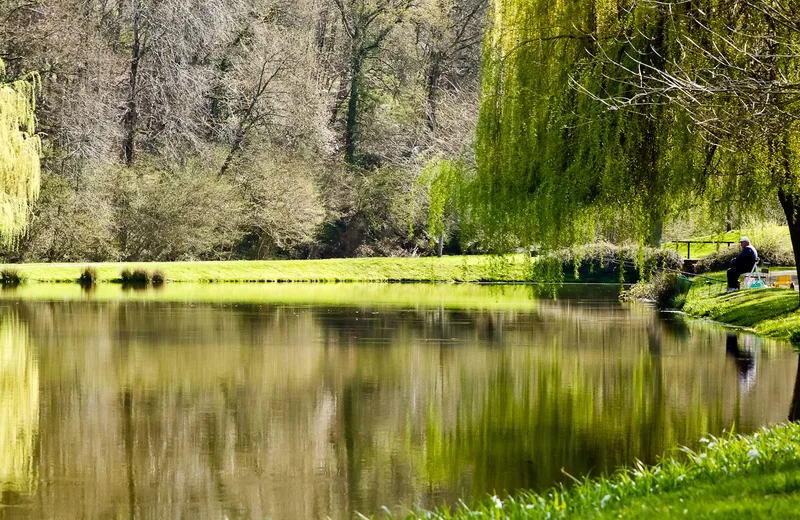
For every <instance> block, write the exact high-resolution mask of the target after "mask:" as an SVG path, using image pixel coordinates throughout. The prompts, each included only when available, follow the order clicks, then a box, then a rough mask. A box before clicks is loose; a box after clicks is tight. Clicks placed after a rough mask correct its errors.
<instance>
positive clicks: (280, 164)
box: [235, 148, 326, 259]
mask: <svg viewBox="0 0 800 520" xmlns="http://www.w3.org/2000/svg"><path fill="white" fill-rule="evenodd" d="M322 167H323V166H322V165H320V164H318V162H317V161H316V160H313V159H307V158H304V157H302V156H299V155H289V154H282V155H281V154H278V155H277V156H276V154H275V153H274V150H271V149H269V148H267V149H263V150H261V151H260V152H259V153H256V154H254V155H252V156H250V157H248V158H247V160H246V161H245V160H243V161H239V162H238V163H237V164H236V166H235V178H236V180H237V184H239V185H241V186H242V187H243V190H244V192H245V193H246V194H247V198H248V200H247V212H246V218H245V220H244V222H243V225H244V226H245V227H246V228H247V230H248V231H249V233H250V237H251V240H250V241H249V244H248V246H249V247H247V248H246V249H247V251H246V254H247V256H249V257H251V258H256V259H264V258H271V257H274V256H276V255H286V256H289V257H295V256H299V253H300V251H301V250H302V248H304V247H306V246H308V245H310V244H311V243H312V242H313V241H314V239H315V238H316V235H317V232H318V231H319V229H320V227H321V225H322V223H323V221H324V219H325V214H326V211H325V207H324V205H323V198H322V194H321V193H320V189H319V187H318V186H317V182H316V178H315V173H314V172H316V171H318V170H320V169H321V168H322Z"/></svg>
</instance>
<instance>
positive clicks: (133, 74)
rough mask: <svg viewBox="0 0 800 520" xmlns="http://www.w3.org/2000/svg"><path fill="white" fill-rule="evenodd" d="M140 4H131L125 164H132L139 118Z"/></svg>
mask: <svg viewBox="0 0 800 520" xmlns="http://www.w3.org/2000/svg"><path fill="white" fill-rule="evenodd" d="M140 24H141V5H140V4H139V2H134V6H133V43H131V68H130V72H129V76H128V82H129V84H128V99H127V102H126V103H125V114H124V115H123V117H122V124H123V141H122V157H123V159H124V160H125V164H126V165H128V166H130V165H131V164H133V158H134V154H135V148H136V123H137V121H138V119H139V115H138V113H137V106H136V90H137V82H138V78H139V60H140V59H141V57H142V42H141V27H140Z"/></svg>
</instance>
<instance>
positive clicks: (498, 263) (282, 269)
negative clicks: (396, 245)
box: [0, 255, 530, 282]
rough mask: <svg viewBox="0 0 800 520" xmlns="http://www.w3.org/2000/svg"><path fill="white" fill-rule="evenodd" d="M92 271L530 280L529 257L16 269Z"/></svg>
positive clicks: (65, 273)
mask: <svg viewBox="0 0 800 520" xmlns="http://www.w3.org/2000/svg"><path fill="white" fill-rule="evenodd" d="M86 267H92V268H93V269H95V271H96V273H97V278H96V281H97V282H109V281H116V280H118V279H119V278H120V273H121V272H122V271H123V270H124V269H129V270H130V271H134V270H136V269H144V270H146V271H148V272H151V273H152V272H155V271H161V272H163V273H164V275H165V277H166V279H167V280H168V281H171V282H387V281H414V282H430V281H437V282H451V281H463V282H479V281H485V282H509V281H523V280H526V279H528V278H529V277H530V258H529V257H526V256H524V255H512V256H505V257H497V256H447V257H443V258H435V257H427V258H347V259H332V260H274V261H222V262H149V263H148V262H136V263H95V264H18V265H17V264H14V265H0V270H2V269H14V270H16V271H17V272H18V273H19V274H20V276H22V277H24V278H25V279H26V280H29V281H31V282H75V281H77V280H78V278H79V277H80V275H81V273H82V272H83V271H84V269H85V268H86Z"/></svg>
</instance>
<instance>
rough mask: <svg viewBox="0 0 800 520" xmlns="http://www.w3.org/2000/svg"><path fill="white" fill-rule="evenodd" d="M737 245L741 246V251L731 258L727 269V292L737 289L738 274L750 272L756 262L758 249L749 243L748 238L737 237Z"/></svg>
mask: <svg viewBox="0 0 800 520" xmlns="http://www.w3.org/2000/svg"><path fill="white" fill-rule="evenodd" d="M739 245H740V246H742V252H741V253H739V255H738V256H737V257H736V258H734V259H733V260H731V267H730V269H728V292H732V291H735V290H736V289H738V288H739V276H740V275H743V274H745V273H749V272H751V271H752V270H753V266H754V265H756V264H757V263H758V251H756V248H755V247H753V246H751V245H750V239H749V238H747V237H742V238H741V239H739Z"/></svg>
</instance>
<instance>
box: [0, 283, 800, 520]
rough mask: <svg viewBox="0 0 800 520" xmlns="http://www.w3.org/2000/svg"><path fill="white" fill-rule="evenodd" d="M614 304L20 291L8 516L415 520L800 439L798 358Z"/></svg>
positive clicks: (586, 290) (434, 291) (2, 301)
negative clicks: (436, 511)
mask: <svg viewBox="0 0 800 520" xmlns="http://www.w3.org/2000/svg"><path fill="white" fill-rule="evenodd" d="M617 292H618V288H617V287H613V286H612V287H603V286H582V287H571V288H568V289H565V290H563V291H562V293H561V295H560V297H559V298H558V299H557V300H556V301H553V300H548V299H536V298H533V297H532V295H531V291H530V288H525V287H476V286H401V285H394V286H377V287H376V286H367V285H347V286H332V285H324V286H303V285H295V286H273V285H259V286H219V285H216V286H205V287H195V286H188V285H183V286H181V285H173V286H170V287H167V288H166V289H164V290H162V291H161V292H157V293H155V292H144V293H143V292H127V293H123V292H122V291H121V289H119V288H118V287H106V288H103V289H99V290H98V292H96V293H92V294H89V295H82V294H81V293H80V292H79V290H78V289H77V288H75V287H71V286H67V287H61V288H55V289H53V288H50V289H46V288H45V287H38V288H37V287H32V288H21V289H18V290H16V291H13V292H4V293H3V294H2V296H0V392H2V393H1V394H0V492H1V494H0V504H1V505H0V517H2V518H109V517H114V518H123V517H124V518H214V519H222V518H228V519H231V520H232V519H236V518H254V519H264V518H272V519H293V518H325V517H331V518H336V519H338V518H352V517H353V514H354V511H361V512H365V513H367V514H370V513H376V512H379V511H380V508H381V506H384V505H385V506H387V507H388V508H390V509H391V510H392V511H395V512H401V511H405V510H407V509H406V508H407V507H426V508H431V507H436V506H438V505H441V504H443V503H451V504H452V503H454V502H455V501H456V500H457V499H458V498H464V499H465V500H467V501H469V500H470V498H472V497H485V496H486V494H487V493H492V492H497V493H504V492H513V491H514V490H516V489H520V488H533V489H536V490H543V489H546V488H547V487H549V486H552V485H553V484H555V483H557V482H561V481H563V480H564V479H565V477H564V475H563V474H562V471H561V469H562V468H564V471H566V472H567V473H569V474H571V475H575V476H582V475H586V474H592V475H597V474H599V473H601V472H604V471H610V470H613V469H614V468H615V467H617V466H619V465H622V464H626V463H631V462H632V461H634V460H635V459H641V460H643V461H645V462H654V461H656V460H657V458H658V457H659V456H661V455H663V454H665V453H669V452H670V450H672V449H674V447H675V446H677V445H680V444H688V445H694V444H695V443H696V441H697V439H699V438H700V437H701V436H702V435H704V434H707V433H712V434H719V433H721V432H723V430H725V429H730V428H731V427H732V426H733V425H735V427H736V430H737V431H740V432H748V431H753V430H754V429H757V428H759V427H760V426H762V425H768V424H771V423H775V422H780V421H785V420H786V418H787V414H788V411H789V406H790V402H791V399H792V394H793V392H794V389H795V381H796V378H797V373H798V366H797V364H798V363H797V355H796V354H795V353H793V351H792V350H791V349H789V348H788V347H787V346H785V345H782V344H778V343H771V342H767V341H762V340H760V339H758V338H755V337H753V336H749V335H746V334H735V333H730V332H729V331H727V330H725V329H722V328H718V327H713V326H710V325H706V324H703V323H700V322H689V321H686V320H684V319H683V318H682V317H681V316H679V315H676V314H665V313H658V312H656V311H654V310H652V309H650V308H648V307H646V306H644V305H641V304H634V305H625V304H621V303H619V302H618V301H617ZM211 300H213V301H211ZM240 302H241V303H240Z"/></svg>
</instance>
